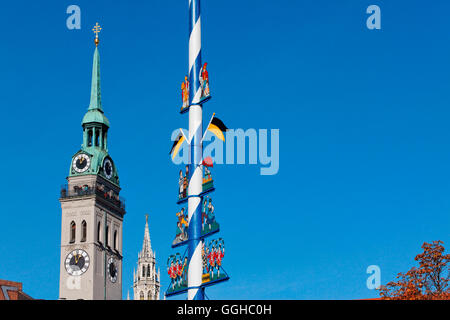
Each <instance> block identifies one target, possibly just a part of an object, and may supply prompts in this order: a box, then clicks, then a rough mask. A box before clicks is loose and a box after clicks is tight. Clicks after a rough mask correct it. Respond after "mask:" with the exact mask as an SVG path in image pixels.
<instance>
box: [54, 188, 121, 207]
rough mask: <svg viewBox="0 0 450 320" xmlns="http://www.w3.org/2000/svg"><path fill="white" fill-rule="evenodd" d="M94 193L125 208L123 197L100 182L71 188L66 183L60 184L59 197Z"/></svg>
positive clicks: (73, 196)
mask: <svg viewBox="0 0 450 320" xmlns="http://www.w3.org/2000/svg"><path fill="white" fill-rule="evenodd" d="M94 194H95V195H97V196H99V197H101V198H102V199H105V200H106V201H108V202H110V203H112V204H114V205H116V206H117V207H119V208H121V209H123V210H125V198H123V197H121V196H119V195H118V194H117V193H115V192H114V191H113V190H108V189H107V188H106V187H105V186H104V185H102V184H94V185H93V186H89V185H82V186H72V187H71V188H69V186H68V185H67V184H65V185H62V186H61V199H67V198H75V197H82V196H90V195H94Z"/></svg>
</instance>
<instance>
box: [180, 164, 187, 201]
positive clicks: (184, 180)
mask: <svg viewBox="0 0 450 320" xmlns="http://www.w3.org/2000/svg"><path fill="white" fill-rule="evenodd" d="M188 177H189V165H186V175H185V176H183V171H182V170H180V176H179V178H178V199H184V198H186V196H187V191H188V184H189V182H188Z"/></svg>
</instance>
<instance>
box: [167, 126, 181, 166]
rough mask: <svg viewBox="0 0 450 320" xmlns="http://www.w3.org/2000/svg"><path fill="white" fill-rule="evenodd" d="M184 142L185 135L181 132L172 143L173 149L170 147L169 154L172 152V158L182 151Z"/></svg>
mask: <svg viewBox="0 0 450 320" xmlns="http://www.w3.org/2000/svg"><path fill="white" fill-rule="evenodd" d="M183 142H184V135H182V134H181V132H180V133H179V134H178V136H177V138H176V139H175V141H174V143H173V145H172V149H170V152H169V154H172V160H173V159H174V158H175V156H176V155H177V154H178V151H180V148H181V145H182V144H183Z"/></svg>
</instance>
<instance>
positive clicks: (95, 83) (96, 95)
mask: <svg viewBox="0 0 450 320" xmlns="http://www.w3.org/2000/svg"><path fill="white" fill-rule="evenodd" d="M93 122H95V123H101V124H104V125H106V126H107V127H109V120H108V118H106V116H105V115H104V113H103V109H102V95H101V90H100V55H99V51H98V47H97V42H96V47H95V51H94V59H93V63H92V81H91V100H90V103H89V108H88V111H87V112H86V114H85V115H84V117H83V122H82V125H85V124H87V123H93Z"/></svg>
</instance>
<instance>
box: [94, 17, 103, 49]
mask: <svg viewBox="0 0 450 320" xmlns="http://www.w3.org/2000/svg"><path fill="white" fill-rule="evenodd" d="M101 30H102V28H101V27H100V25H99V24H98V22H97V23H96V24H95V26H94V28H93V29H92V31H94V33H95V40H94V42H95V46H98V43H99V42H100V40H98V34H99V33H100V31H101Z"/></svg>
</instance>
